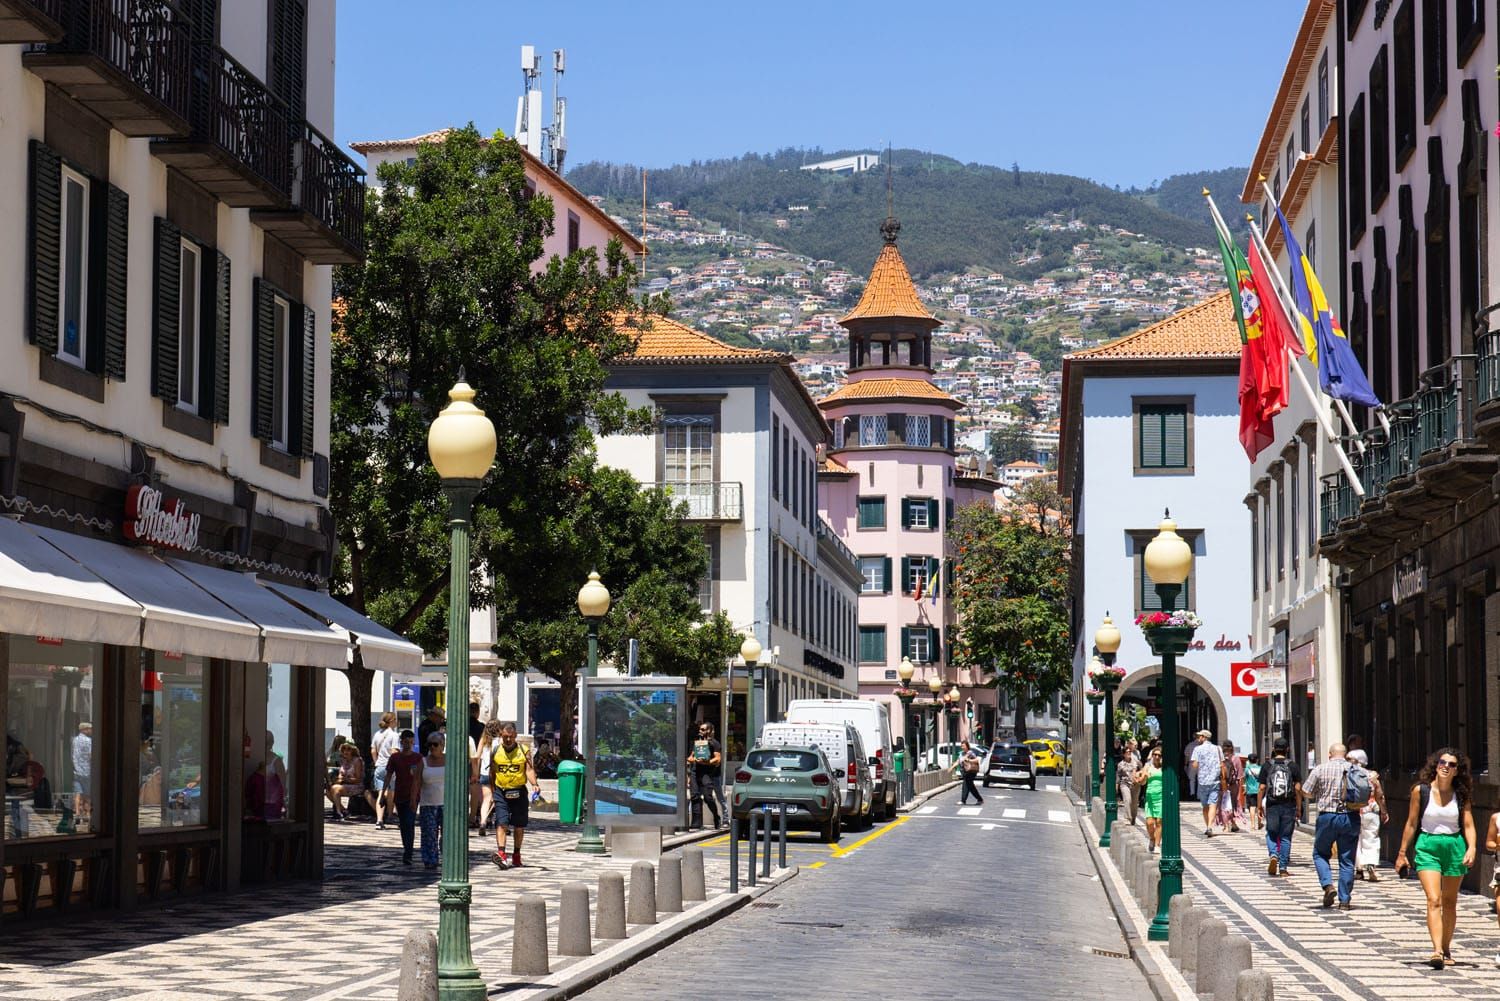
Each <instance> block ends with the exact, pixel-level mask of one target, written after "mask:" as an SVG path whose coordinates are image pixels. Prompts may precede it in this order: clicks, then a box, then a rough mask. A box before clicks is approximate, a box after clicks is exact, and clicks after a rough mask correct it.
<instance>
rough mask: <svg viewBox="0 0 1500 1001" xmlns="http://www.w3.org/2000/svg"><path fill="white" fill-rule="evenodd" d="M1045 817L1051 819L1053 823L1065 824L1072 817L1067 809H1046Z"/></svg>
mask: <svg viewBox="0 0 1500 1001" xmlns="http://www.w3.org/2000/svg"><path fill="white" fill-rule="evenodd" d="M1047 819H1048V820H1050V821H1052V822H1053V823H1057V824H1066V823H1067V822H1068V821H1070V820H1072V819H1073V818H1072V816H1071V815H1069V813H1068V811H1067V810H1048V811H1047Z"/></svg>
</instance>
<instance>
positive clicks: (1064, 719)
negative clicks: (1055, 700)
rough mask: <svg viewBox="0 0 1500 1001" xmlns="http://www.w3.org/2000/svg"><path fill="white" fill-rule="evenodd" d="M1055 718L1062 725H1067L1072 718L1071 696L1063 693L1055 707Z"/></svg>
mask: <svg viewBox="0 0 1500 1001" xmlns="http://www.w3.org/2000/svg"><path fill="white" fill-rule="evenodd" d="M1057 719H1058V722H1060V723H1061V724H1062V725H1063V726H1067V725H1068V724H1069V723H1070V722H1072V720H1073V697H1072V696H1071V695H1064V696H1063V697H1062V702H1061V704H1059V705H1058V707H1057Z"/></svg>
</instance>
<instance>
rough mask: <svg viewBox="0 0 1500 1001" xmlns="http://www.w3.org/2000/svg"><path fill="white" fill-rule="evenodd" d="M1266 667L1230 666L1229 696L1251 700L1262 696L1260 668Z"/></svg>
mask: <svg viewBox="0 0 1500 1001" xmlns="http://www.w3.org/2000/svg"><path fill="white" fill-rule="evenodd" d="M1264 666H1265V665H1264V664H1259V663H1249V664H1230V665H1229V694H1230V695H1243V696H1247V697H1250V698H1254V697H1255V696H1257V695H1260V694H1261V691H1260V687H1259V685H1260V668H1262V667H1264Z"/></svg>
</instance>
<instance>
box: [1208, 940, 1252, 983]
mask: <svg viewBox="0 0 1500 1001" xmlns="http://www.w3.org/2000/svg"><path fill="white" fill-rule="evenodd" d="M1220 956H1221V958H1220V960H1219V976H1218V978H1217V979H1216V980H1215V981H1214V982H1213V985H1212V986H1213V991H1214V997H1216V998H1233V997H1234V995H1235V992H1236V990H1237V989H1238V988H1237V985H1238V983H1239V979H1240V974H1241V973H1244V972H1245V971H1246V970H1248V969H1250V967H1251V965H1252V964H1253V960H1252V959H1251V958H1250V940H1249V939H1248V938H1246V937H1245V936H1243V935H1241V934H1240V933H1239V932H1232V933H1230V935H1229V936H1228V937H1227V938H1225V939H1224V947H1223V949H1222V950H1221V951H1220Z"/></svg>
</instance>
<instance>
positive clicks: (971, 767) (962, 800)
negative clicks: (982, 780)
mask: <svg viewBox="0 0 1500 1001" xmlns="http://www.w3.org/2000/svg"><path fill="white" fill-rule="evenodd" d="M958 775H959V778H961V779H963V783H964V787H963V792H961V793H960V794H959V797H958V805H959V806H964V805H966V804H967V803H968V802H969V797H970V796H973V797H974V802H976V803H978V804H979V805H980V806H983V805H984V797H983V796H981V795H979V787H978V786H976V785H974V779H975V777H977V776H978V775H979V755H977V754H975V753H974V748H973V747H971V746H970V745H969V742H968V741H967V740H965V741H962V742H961V743H960V744H959V756H958Z"/></svg>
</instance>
